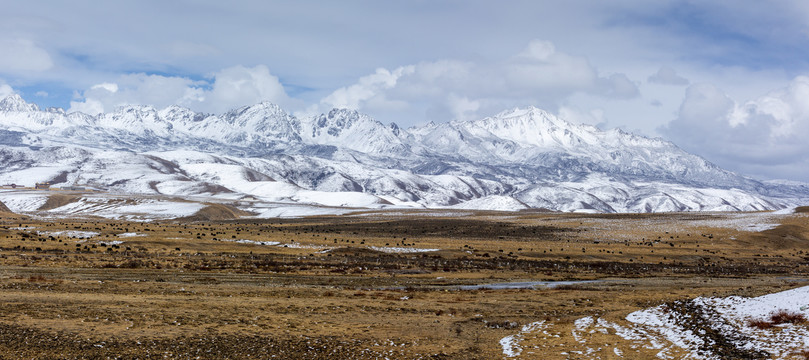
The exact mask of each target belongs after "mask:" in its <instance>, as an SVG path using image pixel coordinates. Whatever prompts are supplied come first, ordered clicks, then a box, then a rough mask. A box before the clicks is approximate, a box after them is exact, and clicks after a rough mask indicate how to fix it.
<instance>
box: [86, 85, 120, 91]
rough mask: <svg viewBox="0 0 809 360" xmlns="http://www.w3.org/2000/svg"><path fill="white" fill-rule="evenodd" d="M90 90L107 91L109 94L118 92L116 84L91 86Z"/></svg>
mask: <svg viewBox="0 0 809 360" xmlns="http://www.w3.org/2000/svg"><path fill="white" fill-rule="evenodd" d="M90 89H91V90H96V89H103V90H107V91H109V92H111V93H117V92H118V84H114V83H101V84H96V85H93V86H92V87H91V88H90Z"/></svg>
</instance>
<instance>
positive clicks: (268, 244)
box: [222, 239, 281, 246]
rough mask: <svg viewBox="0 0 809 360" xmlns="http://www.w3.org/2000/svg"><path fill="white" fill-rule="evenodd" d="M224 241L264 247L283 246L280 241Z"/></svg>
mask: <svg viewBox="0 0 809 360" xmlns="http://www.w3.org/2000/svg"><path fill="white" fill-rule="evenodd" d="M222 241H227V242H235V243H237V244H249V245H264V246H275V245H279V244H281V243H280V242H278V241H256V240H247V239H238V240H222Z"/></svg>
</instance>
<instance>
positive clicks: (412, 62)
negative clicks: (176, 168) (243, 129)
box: [0, 0, 809, 181]
mask: <svg viewBox="0 0 809 360" xmlns="http://www.w3.org/2000/svg"><path fill="white" fill-rule="evenodd" d="M0 1H2V4H0V8H2V9H3V10H2V12H0V49H2V51H0V97H4V96H5V95H7V94H9V93H12V92H16V93H18V94H20V95H21V96H23V98H25V99H26V100H27V101H29V102H34V103H37V104H39V105H40V106H41V107H49V106H58V107H63V108H65V109H67V110H68V111H83V112H86V113H90V114H94V113H98V112H102V111H110V110H112V109H114V108H115V107H116V106H118V105H122V104H147V105H153V106H155V107H158V108H160V107H164V106H168V105H171V104H179V105H183V106H187V107H189V108H192V109H194V110H197V111H203V112H210V113H219V112H223V111H226V110H228V109H230V108H234V107H238V106H243V105H250V104H253V103H256V102H259V101H271V102H275V103H277V104H279V105H281V106H282V107H284V108H285V109H286V110H287V111H289V112H293V113H295V114H298V115H305V114H312V113H317V112H320V111H325V110H326V109H329V108H332V107H348V108H355V109H358V110H360V111H362V112H365V113H368V114H371V115H372V116H374V117H375V118H376V119H378V120H379V121H382V122H384V123H388V122H396V123H398V124H399V125H402V126H405V127H406V126H410V125H418V124H423V123H426V122H429V121H435V122H443V121H449V120H466V119H475V118H482V117H485V116H490V115H494V114H496V113H498V112H500V111H502V110H505V109H508V108H513V107H516V106H528V105H533V106H537V107H541V108H544V109H546V110H548V111H551V112H553V113H555V114H558V115H560V116H562V117H563V118H565V119H567V120H569V121H572V122H577V123H589V124H593V125H597V126H599V127H600V128H602V129H610V128H615V127H620V128H623V129H625V130H628V131H633V132H636V133H640V134H643V135H647V136H660V137H663V138H666V139H668V140H671V141H673V142H674V143H676V144H677V145H679V146H680V147H682V148H683V149H685V150H687V151H689V152H692V153H696V154H699V155H701V156H703V157H705V158H706V159H708V160H710V161H712V162H714V163H716V164H718V165H720V166H722V167H725V168H728V169H730V170H734V171H737V172H739V173H742V174H746V175H750V176H754V177H758V178H762V179H790V180H799V181H809V141H807V140H806V138H807V137H809V2H806V1H802V0H795V1H786V0H785V1H768V2H765V1H745V0H733V1H731V0H728V1H666V0H660V1H646V0H624V1H621V0H616V1H609V2H606V1H535V0H530V1H475V0H458V1H435V0H429V1H427V0H425V1H420V0H409V1H395V0H391V1H376V0H368V1H326V0H324V1H263V0H257V1H227V2H225V1H191V0H176V1H171V2H170V1H145V0H139V1H125V0H123V1H83V0H74V1H69V2H67V1H44V0H43V1H11V0H0Z"/></svg>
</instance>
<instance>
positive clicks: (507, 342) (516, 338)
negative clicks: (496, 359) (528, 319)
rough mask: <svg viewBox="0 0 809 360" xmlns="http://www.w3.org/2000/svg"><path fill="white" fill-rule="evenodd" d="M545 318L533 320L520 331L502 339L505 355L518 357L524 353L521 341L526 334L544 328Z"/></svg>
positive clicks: (501, 343) (501, 344)
mask: <svg viewBox="0 0 809 360" xmlns="http://www.w3.org/2000/svg"><path fill="white" fill-rule="evenodd" d="M545 326H546V325H545V320H542V321H536V322H532V323H530V324H527V325H524V326H523V327H522V329H520V332H519V333H517V334H514V335H509V336H506V337H504V338H502V339H500V346H501V347H502V348H503V355H505V356H506V357H516V356H519V355H520V354H522V347H521V346H520V342H522V341H523V339H525V335H527V334H530V333H533V332H536V331H539V330H542V329H543V328H544V327H545Z"/></svg>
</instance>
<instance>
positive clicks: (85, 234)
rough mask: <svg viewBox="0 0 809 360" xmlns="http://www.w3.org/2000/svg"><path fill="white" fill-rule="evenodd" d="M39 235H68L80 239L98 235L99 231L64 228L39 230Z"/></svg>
mask: <svg viewBox="0 0 809 360" xmlns="http://www.w3.org/2000/svg"><path fill="white" fill-rule="evenodd" d="M37 235H45V236H67V237H72V238H79V239H89V238H91V237H95V236H98V235H99V233H97V232H95V231H76V230H64V231H37Z"/></svg>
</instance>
